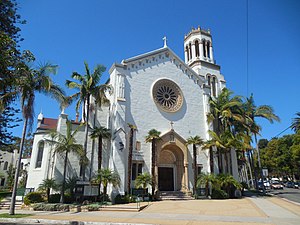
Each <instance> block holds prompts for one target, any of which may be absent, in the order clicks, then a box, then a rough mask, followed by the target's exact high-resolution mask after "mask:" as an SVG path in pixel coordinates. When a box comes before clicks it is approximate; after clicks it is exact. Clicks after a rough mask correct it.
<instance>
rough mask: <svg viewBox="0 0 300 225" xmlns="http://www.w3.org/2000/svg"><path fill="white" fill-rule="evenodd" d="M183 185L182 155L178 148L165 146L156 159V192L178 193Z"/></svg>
mask: <svg viewBox="0 0 300 225" xmlns="http://www.w3.org/2000/svg"><path fill="white" fill-rule="evenodd" d="M184 183H185V177H184V154H183V152H182V150H181V149H180V148H179V147H178V146H176V145H167V146H165V147H164V148H163V149H162V150H161V151H160V154H159V157H158V190H160V191H180V190H182V189H183V186H184Z"/></svg>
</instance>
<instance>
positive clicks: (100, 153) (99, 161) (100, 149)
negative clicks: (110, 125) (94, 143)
mask: <svg viewBox="0 0 300 225" xmlns="http://www.w3.org/2000/svg"><path fill="white" fill-rule="evenodd" d="M101 164H102V136H101V135H100V136H99V139H98V171H100V170H101Z"/></svg>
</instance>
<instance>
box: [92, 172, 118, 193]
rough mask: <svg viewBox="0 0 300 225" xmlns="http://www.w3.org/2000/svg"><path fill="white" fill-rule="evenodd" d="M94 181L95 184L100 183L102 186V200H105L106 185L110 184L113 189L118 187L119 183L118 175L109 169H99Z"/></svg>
mask: <svg viewBox="0 0 300 225" xmlns="http://www.w3.org/2000/svg"><path fill="white" fill-rule="evenodd" d="M96 181H97V183H102V185H103V194H104V198H107V186H108V184H112V185H113V187H119V186H120V183H121V180H120V176H119V174H118V173H117V172H116V171H112V170H110V169H101V170H100V171H98V174H97V177H96Z"/></svg>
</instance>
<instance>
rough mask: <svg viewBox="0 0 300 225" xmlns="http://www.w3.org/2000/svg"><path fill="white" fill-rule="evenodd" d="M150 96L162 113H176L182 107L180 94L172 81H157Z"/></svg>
mask: <svg viewBox="0 0 300 225" xmlns="http://www.w3.org/2000/svg"><path fill="white" fill-rule="evenodd" d="M152 94H153V98H154V101H155V103H156V104H157V105H158V106H159V107H160V108H161V109H162V110H164V111H167V112H176V111H178V110H179V109H180V108H181V106H182V100H183V96H182V92H181V90H180V88H179V87H178V85H177V84H175V83H174V82H173V81H170V80H167V79H162V80H159V81H157V82H156V83H155V84H154V87H153V90H152Z"/></svg>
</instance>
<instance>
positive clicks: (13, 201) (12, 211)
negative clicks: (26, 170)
mask: <svg viewBox="0 0 300 225" xmlns="http://www.w3.org/2000/svg"><path fill="white" fill-rule="evenodd" d="M27 124H28V119H27V118H26V119H25V121H24V126H23V131H22V139H21V143H20V150H19V158H18V162H17V168H16V173H15V180H14V187H13V191H12V195H11V203H10V207H9V214H10V215H14V214H15V205H16V195H17V188H18V180H19V173H20V169H21V159H22V153H23V147H24V141H25V135H26V130H27Z"/></svg>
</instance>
